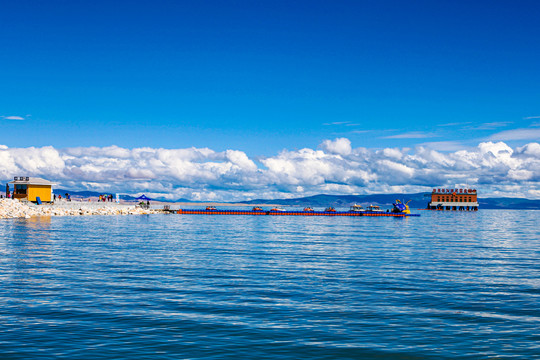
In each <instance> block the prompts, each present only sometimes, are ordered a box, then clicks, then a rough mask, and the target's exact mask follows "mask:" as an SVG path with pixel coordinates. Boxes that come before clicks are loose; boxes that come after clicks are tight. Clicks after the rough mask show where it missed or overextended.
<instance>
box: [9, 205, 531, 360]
mask: <svg viewBox="0 0 540 360" xmlns="http://www.w3.org/2000/svg"><path fill="white" fill-rule="evenodd" d="M421 214H422V216H421V217H419V218H409V219H394V218H357V217H351V218H347V217H280V216H204V215H142V216H110V217H105V216H87V217H55V218H32V219H27V220H25V219H15V220H0V279H1V286H0V304H1V306H0V358H2V359H36V358H58V359H62V358H65V359H100V358H108V359H110V358H114V359H127V358H129V359H173V358H174V359H201V358H208V359H210V358H212V359H278V358H279V359H308V358H309V359H488V358H497V359H510V358H516V359H517V358H519V359H533V358H540V230H539V225H540V221H539V215H540V212H537V211H502V210H498V211H497V210H494V211H489V210H483V211H482V210H481V211H479V212H476V213H462V212H446V213H443V212H428V211H422V212H421Z"/></svg>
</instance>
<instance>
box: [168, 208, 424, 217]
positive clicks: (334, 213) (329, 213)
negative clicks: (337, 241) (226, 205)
mask: <svg viewBox="0 0 540 360" xmlns="http://www.w3.org/2000/svg"><path fill="white" fill-rule="evenodd" d="M176 213H177V214H181V215H184V214H185V215H274V216H386V217H410V216H420V214H406V213H394V212H378V211H272V210H268V211H266V210H203V209H200V210H197V209H180V210H177V211H176Z"/></svg>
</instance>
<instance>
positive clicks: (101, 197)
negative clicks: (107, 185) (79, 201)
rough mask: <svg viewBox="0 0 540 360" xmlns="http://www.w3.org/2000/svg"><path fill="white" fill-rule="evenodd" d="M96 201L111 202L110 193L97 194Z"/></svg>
mask: <svg viewBox="0 0 540 360" xmlns="http://www.w3.org/2000/svg"><path fill="white" fill-rule="evenodd" d="M98 202H113V196H112V194H109V195H107V194H105V195H99V197H98Z"/></svg>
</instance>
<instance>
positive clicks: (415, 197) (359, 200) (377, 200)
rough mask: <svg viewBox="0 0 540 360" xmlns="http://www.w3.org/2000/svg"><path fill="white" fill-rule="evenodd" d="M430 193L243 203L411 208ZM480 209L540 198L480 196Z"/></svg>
mask: <svg viewBox="0 0 540 360" xmlns="http://www.w3.org/2000/svg"><path fill="white" fill-rule="evenodd" d="M430 195H431V193H417V194H372V195H315V196H308V197H301V198H294V199H271V200H268V199H255V200H250V201H244V202H242V203H244V204H278V205H288V206H312V207H326V206H334V207H339V208H345V207H349V206H351V205H352V204H360V205H364V206H365V205H370V204H377V205H384V206H391V205H392V203H393V202H395V201H396V199H399V200H401V201H409V200H411V202H410V203H409V206H410V207H411V209H425V208H426V206H427V203H428V202H429V200H430ZM478 202H479V205H480V209H533V210H540V200H529V199H522V198H480V199H478Z"/></svg>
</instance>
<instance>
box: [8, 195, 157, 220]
mask: <svg viewBox="0 0 540 360" xmlns="http://www.w3.org/2000/svg"><path fill="white" fill-rule="evenodd" d="M157 212H159V211H157V210H153V209H142V208H140V207H137V206H135V205H123V204H122V205H120V204H115V203H85V202H66V203H60V204H53V205H39V206H38V205H34V204H32V203H22V202H20V201H19V200H12V199H0V219H8V218H27V219H28V218H30V217H32V216H81V215H143V214H154V213H157Z"/></svg>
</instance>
